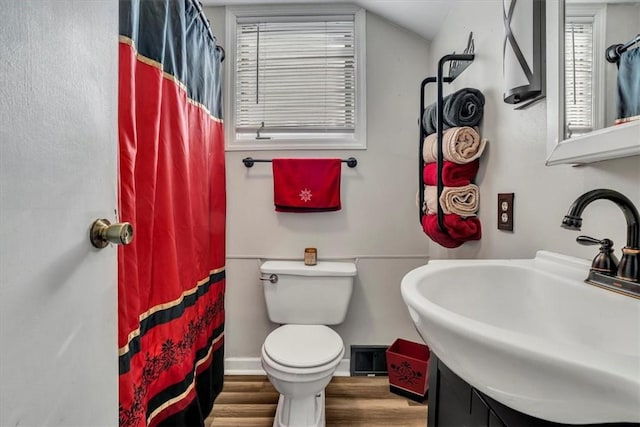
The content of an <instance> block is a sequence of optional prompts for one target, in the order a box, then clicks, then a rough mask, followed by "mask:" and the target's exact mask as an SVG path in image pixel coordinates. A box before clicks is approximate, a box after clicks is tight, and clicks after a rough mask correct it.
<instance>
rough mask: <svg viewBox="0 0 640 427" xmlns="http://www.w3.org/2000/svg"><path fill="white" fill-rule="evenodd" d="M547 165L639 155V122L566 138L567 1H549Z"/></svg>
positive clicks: (583, 162)
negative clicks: (565, 59)
mask: <svg viewBox="0 0 640 427" xmlns="http://www.w3.org/2000/svg"><path fill="white" fill-rule="evenodd" d="M546 3H547V9H546V14H547V18H546V21H547V28H546V31H547V161H546V165H547V166H553V165H558V164H586V163H592V162H598V161H601V160H609V159H617V158H620V157H628V156H637V155H640V121H633V122H629V123H624V124H620V125H615V126H609V127H606V128H602V129H598V130H595V131H593V132H589V133H587V134H585V135H580V136H576V137H574V138H571V139H567V140H563V138H564V110H565V106H564V77H563V76H564V10H565V0H557V1H547V2H546Z"/></svg>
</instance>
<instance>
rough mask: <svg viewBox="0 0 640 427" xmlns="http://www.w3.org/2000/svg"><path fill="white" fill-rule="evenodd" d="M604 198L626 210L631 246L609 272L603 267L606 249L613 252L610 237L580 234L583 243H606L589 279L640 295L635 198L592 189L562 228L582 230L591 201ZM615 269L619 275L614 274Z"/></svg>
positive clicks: (638, 223) (639, 231)
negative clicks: (593, 236) (590, 236)
mask: <svg viewBox="0 0 640 427" xmlns="http://www.w3.org/2000/svg"><path fill="white" fill-rule="evenodd" d="M600 199H605V200H610V201H612V202H613V203H615V204H616V205H618V207H619V208H620V209H622V212H623V213H624V217H625V219H626V220H627V245H626V246H625V247H624V248H622V258H621V259H620V263H619V264H618V266H617V268H613V269H612V268H611V266H610V265H609V271H605V270H604V269H602V268H601V267H602V265H601V264H602V262H603V252H604V254H605V255H609V254H610V252H611V246H612V244H613V242H611V241H610V240H609V239H604V240H602V241H598V240H596V239H591V238H586V237H583V236H580V237H579V238H578V239H577V240H578V242H579V243H581V244H593V243H603V242H604V243H603V247H601V248H600V254H598V255H597V256H596V258H595V259H594V264H593V265H592V267H591V271H590V272H589V277H587V280H586V281H587V282H589V283H591V284H594V285H598V286H603V287H606V288H608V289H612V290H617V291H619V292H622V293H627V294H632V296H635V297H640V215H638V210H637V209H636V207H635V206H634V205H633V203H632V202H631V200H629V199H628V198H627V197H626V196H624V195H623V194H621V193H618V192H617V191H614V190H608V189H597V190H591V191H588V192H586V193H584V194H583V195H581V196H580V197H578V198H577V199H576V200H575V201H574V202H573V204H572V205H571V207H570V208H569V211H568V212H567V214H566V215H565V217H564V218H563V220H562V227H564V228H567V229H570V230H580V227H581V226H582V212H583V211H584V209H585V208H586V207H587V205H589V204H590V203H591V202H593V201H595V200H600ZM612 260H615V257H612V258H611V259H608V260H607V261H606V262H615V261H612ZM614 271H615V274H612V273H614Z"/></svg>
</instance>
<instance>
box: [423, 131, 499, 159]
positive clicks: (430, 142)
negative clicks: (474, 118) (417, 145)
mask: <svg viewBox="0 0 640 427" xmlns="http://www.w3.org/2000/svg"><path fill="white" fill-rule="evenodd" d="M486 144H487V140H486V139H484V138H480V134H479V133H478V131H477V130H476V129H474V128H472V127H469V126H463V127H456V128H451V129H447V130H446V131H445V132H444V133H443V135H442V157H443V158H444V159H445V160H448V161H450V162H454V163H457V164H465V163H469V162H472V161H474V160H476V159H477V158H479V157H480V156H482V153H483V152H484V148H485V146H486ZM422 157H423V158H424V162H425V163H432V162H437V161H438V135H437V134H435V133H432V134H431V135H428V136H427V137H426V138H425V139H424V147H423V149H422Z"/></svg>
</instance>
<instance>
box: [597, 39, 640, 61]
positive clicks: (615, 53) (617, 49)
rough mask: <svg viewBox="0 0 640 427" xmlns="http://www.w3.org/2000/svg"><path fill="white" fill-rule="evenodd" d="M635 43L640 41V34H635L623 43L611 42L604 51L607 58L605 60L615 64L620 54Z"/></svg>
mask: <svg viewBox="0 0 640 427" xmlns="http://www.w3.org/2000/svg"><path fill="white" fill-rule="evenodd" d="M636 43H640V34H636V36H635V37H634V38H633V39H631V40H629V41H628V42H626V43H625V44H613V45H611V46H609V47H608V48H607V50H606V51H605V53H604V56H605V58H606V59H607V61H609V62H611V63H613V64H615V63H616V62H618V61H619V60H620V55H622V54H623V53H624V52H626V51H627V50H628V49H629V48H630V47H631V46H633V45H634V44H636Z"/></svg>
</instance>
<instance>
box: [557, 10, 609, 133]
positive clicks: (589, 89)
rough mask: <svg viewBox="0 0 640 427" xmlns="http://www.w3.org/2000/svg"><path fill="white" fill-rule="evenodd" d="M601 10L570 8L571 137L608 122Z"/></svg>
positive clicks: (567, 61)
mask: <svg viewBox="0 0 640 427" xmlns="http://www.w3.org/2000/svg"><path fill="white" fill-rule="evenodd" d="M599 13H600V11H599V9H598V10H592V9H590V8H585V7H583V8H579V7H572V8H569V7H568V8H567V14H566V21H565V34H564V42H565V49H564V53H565V123H566V133H567V137H568V138H570V137H572V136H578V135H582V134H585V133H588V132H591V131H592V130H594V129H598V128H600V127H602V123H603V122H604V116H603V111H604V110H603V109H602V108H601V107H600V105H601V103H602V99H603V95H602V93H601V90H603V89H604V84H603V83H602V82H601V81H599V80H598V76H599V74H602V73H599V72H598V64H599V63H600V62H602V56H603V55H604V52H603V51H602V48H601V47H600V46H598V43H597V42H595V41H596V40H598V37H597V32H598V31H599V27H600V24H599V19H601V18H600V15H599Z"/></svg>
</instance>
